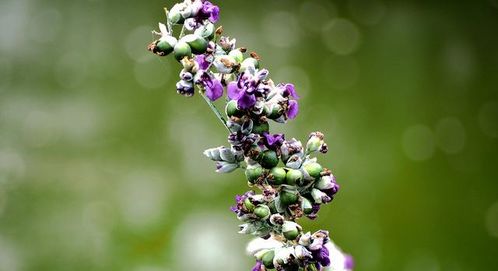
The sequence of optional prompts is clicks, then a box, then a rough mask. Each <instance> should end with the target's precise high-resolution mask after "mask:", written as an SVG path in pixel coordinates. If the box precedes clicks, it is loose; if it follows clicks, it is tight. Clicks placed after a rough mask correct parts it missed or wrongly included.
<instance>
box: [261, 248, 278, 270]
mask: <svg viewBox="0 0 498 271" xmlns="http://www.w3.org/2000/svg"><path fill="white" fill-rule="evenodd" d="M273 258H275V251H274V250H270V251H268V252H266V253H265V255H263V258H261V260H262V261H263V265H264V266H265V267H266V268H268V269H273V268H275V266H273Z"/></svg>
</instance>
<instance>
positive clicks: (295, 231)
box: [282, 221, 301, 240]
mask: <svg viewBox="0 0 498 271" xmlns="http://www.w3.org/2000/svg"><path fill="white" fill-rule="evenodd" d="M300 231H301V226H299V224H297V223H295V222H292V221H285V222H284V224H283V225H282V233H283V234H284V237H285V239H287V240H295V239H296V238H297V236H298V235H299V233H300Z"/></svg>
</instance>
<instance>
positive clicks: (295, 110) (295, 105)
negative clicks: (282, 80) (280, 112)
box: [287, 100, 299, 119]
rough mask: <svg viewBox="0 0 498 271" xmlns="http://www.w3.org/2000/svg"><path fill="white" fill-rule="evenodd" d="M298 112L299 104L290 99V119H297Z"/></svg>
mask: <svg viewBox="0 0 498 271" xmlns="http://www.w3.org/2000/svg"><path fill="white" fill-rule="evenodd" d="M298 112H299V105H298V103H297V101H295V100H290V101H289V106H288V108H287V117H288V118H289V119H295V118H296V116H297V113H298Z"/></svg>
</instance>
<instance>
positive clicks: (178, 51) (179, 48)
mask: <svg viewBox="0 0 498 271" xmlns="http://www.w3.org/2000/svg"><path fill="white" fill-rule="evenodd" d="M174 51H175V58H176V60H178V61H180V60H182V59H183V58H184V57H186V56H190V55H191V54H192V50H191V49H190V46H189V45H188V44H187V43H186V42H185V41H183V40H180V41H179V42H178V43H177V44H176V45H175V49H174Z"/></svg>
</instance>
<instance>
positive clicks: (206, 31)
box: [194, 23, 215, 40]
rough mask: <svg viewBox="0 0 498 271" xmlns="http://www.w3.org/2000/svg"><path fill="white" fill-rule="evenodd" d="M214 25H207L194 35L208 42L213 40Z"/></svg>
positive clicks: (198, 29)
mask: <svg viewBox="0 0 498 271" xmlns="http://www.w3.org/2000/svg"><path fill="white" fill-rule="evenodd" d="M214 31H215V30H214V24H212V23H207V24H205V25H204V26H202V27H199V28H197V29H196V30H195V32H194V34H196V35H198V36H201V37H203V38H205V39H207V40H212V39H213V38H214Z"/></svg>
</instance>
